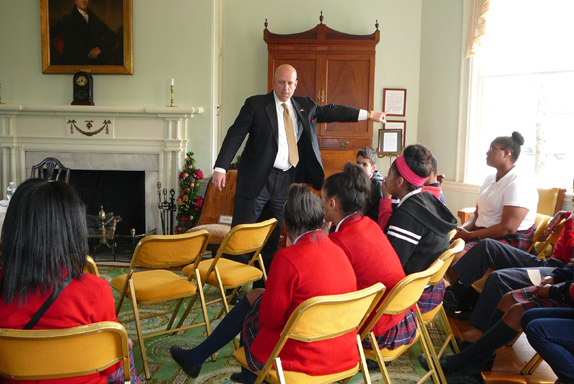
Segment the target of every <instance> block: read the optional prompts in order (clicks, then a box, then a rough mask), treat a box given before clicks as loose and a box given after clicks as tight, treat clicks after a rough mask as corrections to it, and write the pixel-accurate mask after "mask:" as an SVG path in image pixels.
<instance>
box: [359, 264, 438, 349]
mask: <svg viewBox="0 0 574 384" xmlns="http://www.w3.org/2000/svg"><path fill="white" fill-rule="evenodd" d="M443 264H444V262H443V261H442V260H441V259H437V260H436V261H435V262H434V263H432V265H431V266H430V267H428V268H427V269H426V270H424V271H422V272H416V273H411V274H410V275H407V276H405V277H404V278H403V279H402V280H401V281H399V282H398V283H397V284H396V285H395V286H394V287H393V289H391V291H390V292H389V293H388V295H387V297H385V299H384V300H383V302H382V303H381V304H380V305H379V306H378V308H377V313H376V314H375V316H373V317H372V318H370V319H369V323H368V324H367V325H366V327H364V328H361V340H363V339H365V338H366V337H367V335H368V333H369V332H370V331H371V329H372V328H373V326H374V325H375V324H376V323H377V322H378V321H379V319H380V318H381V316H382V315H397V314H399V313H402V312H404V311H406V310H408V309H410V308H411V307H412V306H413V305H415V303H416V302H417V301H418V300H419V299H420V297H421V295H422V294H423V291H424V289H425V287H426V286H427V284H428V282H429V280H430V278H431V276H433V275H434V274H435V273H437V272H438V271H439V269H440V268H441V266H442V265H443Z"/></svg>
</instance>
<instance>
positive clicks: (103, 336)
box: [0, 321, 130, 383]
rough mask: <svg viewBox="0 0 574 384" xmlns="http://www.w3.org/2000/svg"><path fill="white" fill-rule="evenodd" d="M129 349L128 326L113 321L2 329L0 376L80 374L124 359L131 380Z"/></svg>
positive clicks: (24, 377) (28, 377)
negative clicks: (62, 326)
mask: <svg viewBox="0 0 574 384" xmlns="http://www.w3.org/2000/svg"><path fill="white" fill-rule="evenodd" d="M128 351H129V350H128V335H127V332H126V330H125V328H124V327H123V326H122V325H121V324H119V323H116V322H112V321H104V322H101V323H94V324H88V325H83V326H80V327H75V328H66V329H56V330H21V329H18V330H16V329H0V377H6V378H11V379H15V380H42V379H59V378H64V377H76V376H84V375H89V374H92V373H96V372H100V371H102V370H103V369H106V368H108V367H110V366H112V365H114V364H116V363H118V362H123V364H124V373H125V381H126V383H129V382H130V366H129V355H128Z"/></svg>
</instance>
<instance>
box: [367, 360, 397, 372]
mask: <svg viewBox="0 0 574 384" xmlns="http://www.w3.org/2000/svg"><path fill="white" fill-rule="evenodd" d="M391 363H392V361H385V367H388V366H389V365H391ZM367 368H368V369H369V371H379V370H380V368H379V363H377V362H376V361H375V360H371V359H367Z"/></svg>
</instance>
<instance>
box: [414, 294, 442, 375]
mask: <svg viewBox="0 0 574 384" xmlns="http://www.w3.org/2000/svg"><path fill="white" fill-rule="evenodd" d="M416 315H417V322H418V324H419V331H420V332H421V338H420V342H421V344H422V346H423V352H424V354H425V356H426V358H427V361H429V368H431V372H432V375H433V380H434V382H435V384H441V382H443V383H446V378H445V377H444V372H443V371H442V367H441V366H440V361H439V357H438V356H437V354H436V351H435V349H434V345H433V343H432V340H431V337H430V333H429V331H428V328H427V326H426V324H425V323H424V321H423V318H422V316H421V314H420V311H419V309H418V305H417V313H416ZM447 345H448V344H447ZM429 355H430V359H429ZM431 359H432V362H430V360H431ZM431 364H432V365H431ZM433 366H434V367H433ZM437 374H438V377H435V376H437ZM439 378H440V380H439Z"/></svg>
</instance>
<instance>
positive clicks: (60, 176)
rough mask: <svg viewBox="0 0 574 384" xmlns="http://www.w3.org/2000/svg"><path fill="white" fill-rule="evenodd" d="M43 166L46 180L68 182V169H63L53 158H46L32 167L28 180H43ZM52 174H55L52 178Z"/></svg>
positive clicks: (58, 161)
mask: <svg viewBox="0 0 574 384" xmlns="http://www.w3.org/2000/svg"><path fill="white" fill-rule="evenodd" d="M44 166H46V180H54V181H64V182H66V183H69V182H70V168H66V167H64V165H63V164H62V163H61V162H60V160H58V159H56V158H55V157H46V158H45V159H44V160H42V161H41V162H39V163H38V164H36V165H33V166H32V171H31V174H30V178H32V179H34V178H42V179H43V178H44ZM54 172H55V173H56V174H55V176H54Z"/></svg>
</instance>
